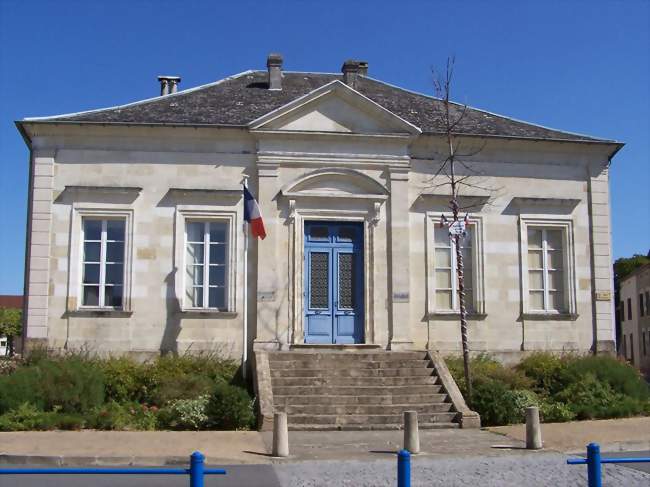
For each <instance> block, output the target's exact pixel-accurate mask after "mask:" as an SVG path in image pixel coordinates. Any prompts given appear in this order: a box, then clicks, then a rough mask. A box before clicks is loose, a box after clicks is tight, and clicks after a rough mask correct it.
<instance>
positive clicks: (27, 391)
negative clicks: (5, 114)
mask: <svg viewBox="0 0 650 487" xmlns="http://www.w3.org/2000/svg"><path fill="white" fill-rule="evenodd" d="M42 375H43V374H42V372H41V370H40V369H39V368H38V367H19V368H18V369H17V370H16V371H15V372H14V373H13V374H10V375H3V376H0V414H4V413H6V412H8V411H10V410H14V409H17V408H18V407H20V406H21V405H22V404H25V403H28V404H31V405H33V406H34V407H35V408H36V409H40V410H42V409H44V407H45V396H44V393H43V390H42V388H41V384H42V382H43V377H42Z"/></svg>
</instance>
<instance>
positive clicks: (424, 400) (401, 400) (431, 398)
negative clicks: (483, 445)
mask: <svg viewBox="0 0 650 487" xmlns="http://www.w3.org/2000/svg"><path fill="white" fill-rule="evenodd" d="M434 387H435V386H434ZM354 390H355V391H357V392H358V391H359V389H358V388H356V387H355V388H354ZM382 390H383V388H382ZM447 397H448V396H447V394H395V395H388V394H384V395H369V396H360V395H358V394H350V395H345V396H335V395H331V394H327V395H321V394H315V395H308V394H302V395H295V396H281V395H278V394H275V395H274V396H273V404H274V405H275V406H284V405H287V404H291V405H295V406H298V405H309V404H323V405H327V404H338V405H340V404H359V405H361V404H370V405H379V404H387V405H393V404H441V403H444V402H445V401H446V400H447Z"/></svg>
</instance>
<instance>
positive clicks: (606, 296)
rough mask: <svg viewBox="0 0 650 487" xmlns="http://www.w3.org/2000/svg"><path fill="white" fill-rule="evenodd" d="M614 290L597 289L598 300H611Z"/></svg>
mask: <svg viewBox="0 0 650 487" xmlns="http://www.w3.org/2000/svg"><path fill="white" fill-rule="evenodd" d="M611 300H612V292H611V291H596V301H611Z"/></svg>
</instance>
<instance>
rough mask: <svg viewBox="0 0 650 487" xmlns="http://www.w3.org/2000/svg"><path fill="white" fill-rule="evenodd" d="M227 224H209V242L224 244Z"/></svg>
mask: <svg viewBox="0 0 650 487" xmlns="http://www.w3.org/2000/svg"><path fill="white" fill-rule="evenodd" d="M227 230H228V224H227V223H222V222H210V242H211V243H215V242H220V243H225V242H227V241H228V235H227V233H228V232H227Z"/></svg>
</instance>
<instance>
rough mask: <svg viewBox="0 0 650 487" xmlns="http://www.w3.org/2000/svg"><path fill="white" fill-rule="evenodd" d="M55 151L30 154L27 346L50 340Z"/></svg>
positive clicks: (26, 290)
mask: <svg viewBox="0 0 650 487" xmlns="http://www.w3.org/2000/svg"><path fill="white" fill-rule="evenodd" d="M54 153H55V151H54V150H47V151H46V150H34V151H33V152H32V155H31V161H30V164H31V168H30V177H31V181H30V191H29V202H28V208H29V212H28V215H27V247H26V250H27V253H26V256H25V294H26V296H25V297H26V305H25V309H26V317H25V328H26V329H25V334H24V337H25V348H26V349H29V348H30V347H31V346H33V345H35V344H36V343H39V342H41V343H43V342H45V343H46V342H47V337H48V298H49V287H50V238H51V227H52V188H53V183H54Z"/></svg>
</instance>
